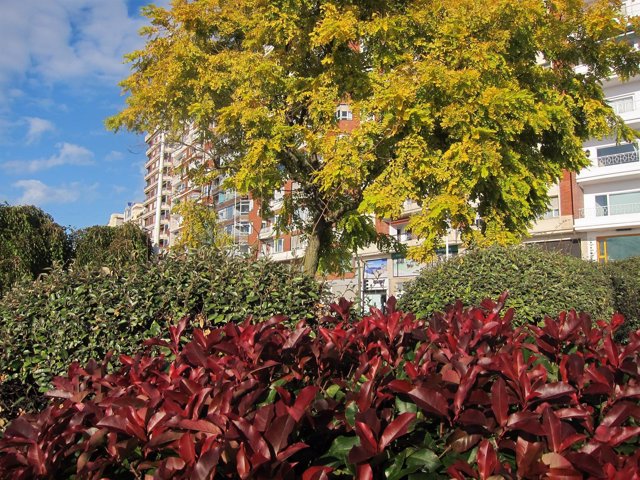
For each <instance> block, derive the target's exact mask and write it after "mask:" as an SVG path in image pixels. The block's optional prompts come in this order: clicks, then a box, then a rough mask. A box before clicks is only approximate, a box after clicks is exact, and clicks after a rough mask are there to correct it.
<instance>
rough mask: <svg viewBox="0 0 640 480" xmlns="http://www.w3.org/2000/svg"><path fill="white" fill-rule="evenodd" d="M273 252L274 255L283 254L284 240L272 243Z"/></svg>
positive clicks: (279, 239) (280, 239)
mask: <svg viewBox="0 0 640 480" xmlns="http://www.w3.org/2000/svg"><path fill="white" fill-rule="evenodd" d="M273 251H274V252H275V253H280V252H284V238H278V239H277V240H276V241H275V242H273Z"/></svg>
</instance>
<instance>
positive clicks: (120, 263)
mask: <svg viewBox="0 0 640 480" xmlns="http://www.w3.org/2000/svg"><path fill="white" fill-rule="evenodd" d="M72 241H73V246H74V254H75V264H76V265H77V266H88V265H93V266H109V267H112V268H113V267H119V268H122V267H126V266H127V265H129V264H131V263H141V262H146V261H147V260H149V259H150V258H151V254H152V249H151V242H150V241H149V237H148V236H147V234H146V233H145V232H144V231H142V229H140V227H138V226H137V225H134V224H133V223H125V224H123V225H119V226H117V227H108V226H102V225H96V226H93V227H88V228H85V229H82V230H78V231H76V232H74V233H73V235H72Z"/></svg>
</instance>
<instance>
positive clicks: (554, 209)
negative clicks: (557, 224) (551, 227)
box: [542, 195, 560, 218]
mask: <svg viewBox="0 0 640 480" xmlns="http://www.w3.org/2000/svg"><path fill="white" fill-rule="evenodd" d="M559 216H560V199H559V198H558V196H557V195H556V196H554V197H549V208H548V209H547V213H545V214H544V216H543V217H542V218H557V217H559Z"/></svg>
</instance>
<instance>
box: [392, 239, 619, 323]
mask: <svg viewBox="0 0 640 480" xmlns="http://www.w3.org/2000/svg"><path fill="white" fill-rule="evenodd" d="M504 290H508V291H509V298H508V301H507V306H509V307H514V308H515V309H516V312H517V314H516V315H517V317H516V319H515V320H516V322H518V323H520V324H523V323H529V322H539V321H541V320H542V319H543V318H544V316H545V315H550V316H554V315H557V314H558V312H561V311H563V310H569V309H572V308H574V309H576V310H577V311H584V312H587V313H589V314H590V315H591V316H592V317H593V318H606V317H608V316H610V315H611V313H612V312H613V310H614V307H615V302H614V298H613V292H612V288H611V282H610V278H609V275H608V274H607V273H606V272H605V271H604V270H603V269H602V268H601V267H600V266H598V265H597V264H594V263H592V262H588V261H585V260H581V259H579V258H575V257H570V256H568V255H564V254H561V253H557V252H549V251H546V250H542V249H541V248H538V247H535V246H529V245H521V246H515V247H491V248H487V249H478V250H473V251H470V252H468V253H466V254H465V255H461V256H459V257H455V258H452V259H450V260H449V261H447V262H444V263H441V264H438V265H437V266H434V267H428V268H425V269H424V270H423V272H422V273H421V274H420V275H419V276H418V278H416V280H414V281H413V282H411V284H410V285H409V286H408V288H407V290H406V292H405V294H404V295H403V296H402V298H401V299H400V301H399V305H400V307H401V308H403V309H405V310H409V311H413V312H415V313H416V315H420V316H428V315H430V314H431V313H432V312H433V311H436V310H440V309H442V308H443V306H445V305H447V304H451V303H453V302H455V300H456V299H460V300H462V302H463V303H464V304H466V305H473V304H477V303H479V302H480V301H481V300H482V299H483V298H486V297H493V298H495V297H497V296H498V295H500V293H501V292H503V291H504Z"/></svg>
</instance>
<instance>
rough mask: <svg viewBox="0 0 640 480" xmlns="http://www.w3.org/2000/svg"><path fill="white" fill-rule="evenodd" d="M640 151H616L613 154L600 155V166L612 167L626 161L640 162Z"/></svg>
mask: <svg viewBox="0 0 640 480" xmlns="http://www.w3.org/2000/svg"><path fill="white" fill-rule="evenodd" d="M639 161H640V158H638V152H637V151H633V152H623V153H614V154H613V155H602V156H600V157H598V166H599V167H611V166H613V165H623V164H625V163H634V162H639Z"/></svg>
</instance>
